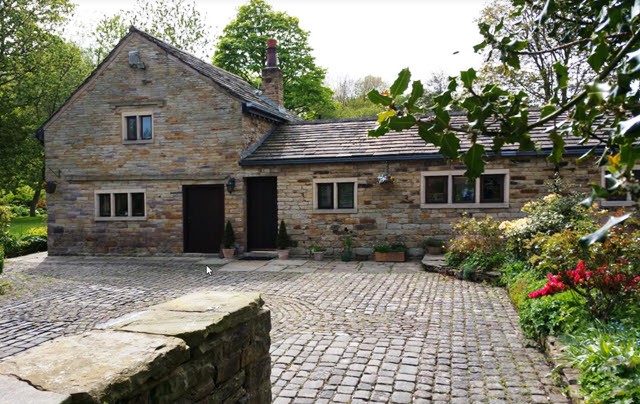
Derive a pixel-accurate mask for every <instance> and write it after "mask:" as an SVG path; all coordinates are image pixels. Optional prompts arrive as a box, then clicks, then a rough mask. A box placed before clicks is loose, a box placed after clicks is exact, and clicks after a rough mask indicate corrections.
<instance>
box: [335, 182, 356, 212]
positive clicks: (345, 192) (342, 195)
mask: <svg viewBox="0 0 640 404" xmlns="http://www.w3.org/2000/svg"><path fill="white" fill-rule="evenodd" d="M353 189H354V183H353V182H339V183H338V209H353V208H354V200H353V199H354V198H353Z"/></svg>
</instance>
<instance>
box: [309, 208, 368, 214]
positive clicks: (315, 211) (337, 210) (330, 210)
mask: <svg viewBox="0 0 640 404" xmlns="http://www.w3.org/2000/svg"><path fill="white" fill-rule="evenodd" d="M312 213H319V214H322V213H338V214H339V213H358V209H314V210H313V211H312Z"/></svg>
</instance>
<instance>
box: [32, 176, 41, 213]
mask: <svg viewBox="0 0 640 404" xmlns="http://www.w3.org/2000/svg"><path fill="white" fill-rule="evenodd" d="M41 192H42V186H41V185H40V183H38V185H37V186H36V187H35V192H34V193H33V198H32V199H31V203H30V204H29V216H31V217H33V216H35V215H36V206H37V205H38V201H39V200H40V193H41Z"/></svg>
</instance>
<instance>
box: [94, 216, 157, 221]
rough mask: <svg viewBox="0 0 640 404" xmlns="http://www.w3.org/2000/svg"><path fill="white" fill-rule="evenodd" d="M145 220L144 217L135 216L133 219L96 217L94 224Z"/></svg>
mask: <svg viewBox="0 0 640 404" xmlns="http://www.w3.org/2000/svg"><path fill="white" fill-rule="evenodd" d="M144 220H147V217H146V216H135V217H124V216H118V217H96V219H95V221H96V222H141V221H144Z"/></svg>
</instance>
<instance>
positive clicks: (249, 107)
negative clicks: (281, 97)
mask: <svg viewBox="0 0 640 404" xmlns="http://www.w3.org/2000/svg"><path fill="white" fill-rule="evenodd" d="M242 112H246V113H249V114H252V115H256V116H259V117H261V118H265V119H268V120H271V121H274V122H277V123H282V122H285V121H288V119H287V118H285V117H284V116H282V115H280V114H275V113H273V112H272V111H270V110H268V109H266V108H264V107H262V106H260V105H258V104H256V103H253V102H243V103H242Z"/></svg>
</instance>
